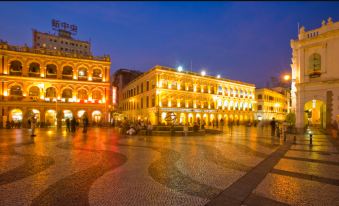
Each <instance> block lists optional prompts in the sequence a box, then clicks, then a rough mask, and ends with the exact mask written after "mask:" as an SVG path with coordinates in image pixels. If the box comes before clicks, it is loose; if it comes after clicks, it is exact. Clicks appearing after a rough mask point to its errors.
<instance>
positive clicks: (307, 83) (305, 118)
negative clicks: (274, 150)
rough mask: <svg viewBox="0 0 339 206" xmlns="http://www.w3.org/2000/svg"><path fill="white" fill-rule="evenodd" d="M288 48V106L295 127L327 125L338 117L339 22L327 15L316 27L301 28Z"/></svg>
mask: <svg viewBox="0 0 339 206" xmlns="http://www.w3.org/2000/svg"><path fill="white" fill-rule="evenodd" d="M291 47H292V50H293V52H292V64H291V68H292V85H291V93H292V108H293V110H294V111H295V113H296V127H297V128H299V129H302V128H304V127H305V126H307V125H311V126H316V127H320V128H324V129H326V128H328V126H329V125H330V124H331V123H333V121H334V120H339V116H338V115H339V70H338V68H339V58H338V54H339V22H333V21H332V19H331V18H328V20H327V22H326V21H322V25H321V27H320V28H317V29H313V30H309V31H306V30H305V28H304V27H301V29H300V31H299V35H298V39H296V40H291Z"/></svg>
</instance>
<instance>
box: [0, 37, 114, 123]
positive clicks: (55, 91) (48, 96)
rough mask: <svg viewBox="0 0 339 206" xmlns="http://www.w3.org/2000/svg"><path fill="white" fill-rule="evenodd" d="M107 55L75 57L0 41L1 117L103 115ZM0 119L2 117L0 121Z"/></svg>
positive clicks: (94, 118) (53, 119)
mask: <svg viewBox="0 0 339 206" xmlns="http://www.w3.org/2000/svg"><path fill="white" fill-rule="evenodd" d="M110 64H111V63H110V58H109V57H108V56H104V57H93V56H83V55H81V56H78V54H76V53H65V52H62V51H60V50H49V49H45V48H39V49H34V48H29V47H27V46H25V47H18V46H11V45H9V44H7V42H0V81H1V87H0V98H1V101H0V115H1V117H2V118H1V120H2V122H3V124H5V122H6V121H7V120H9V121H12V120H13V121H19V122H21V121H22V123H23V124H24V125H25V123H26V120H27V119H26V118H27V116H28V115H29V114H30V113H32V112H33V113H36V114H37V117H38V121H40V122H48V123H49V124H50V125H55V123H56V115H57V113H60V114H62V113H63V114H64V115H63V116H64V118H71V117H72V116H75V117H81V115H82V114H83V113H84V112H87V114H88V117H89V120H90V121H100V120H104V117H106V118H107V115H105V112H106V111H107V108H106V101H107V99H106V97H108V96H109V85H110V83H109V73H110ZM0 122H1V121H0Z"/></svg>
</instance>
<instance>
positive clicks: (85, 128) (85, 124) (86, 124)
mask: <svg viewBox="0 0 339 206" xmlns="http://www.w3.org/2000/svg"><path fill="white" fill-rule="evenodd" d="M83 121H84V130H83V131H82V132H83V133H87V127H88V117H87V115H85V116H84V120H83Z"/></svg>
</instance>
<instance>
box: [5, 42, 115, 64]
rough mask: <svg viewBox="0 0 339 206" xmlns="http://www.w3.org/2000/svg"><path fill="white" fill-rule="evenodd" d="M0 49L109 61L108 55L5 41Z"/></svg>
mask: <svg viewBox="0 0 339 206" xmlns="http://www.w3.org/2000/svg"><path fill="white" fill-rule="evenodd" d="M0 49H4V50H9V51H17V52H29V53H35V54H47V55H52V56H64V57H71V58H79V59H91V60H98V61H107V62H109V61H110V57H109V55H104V56H91V55H82V54H78V53H68V52H63V51H60V50H49V49H44V48H39V49H35V48H30V47H28V46H13V45H9V44H7V43H6V42H5V43H4V42H0Z"/></svg>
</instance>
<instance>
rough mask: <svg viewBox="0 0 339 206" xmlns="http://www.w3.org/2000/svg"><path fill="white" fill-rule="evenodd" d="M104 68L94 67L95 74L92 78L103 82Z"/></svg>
mask: <svg viewBox="0 0 339 206" xmlns="http://www.w3.org/2000/svg"><path fill="white" fill-rule="evenodd" d="M102 73H103V72H102V69H100V68H94V69H93V75H92V79H93V81H97V82H101V81H102Z"/></svg>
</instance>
